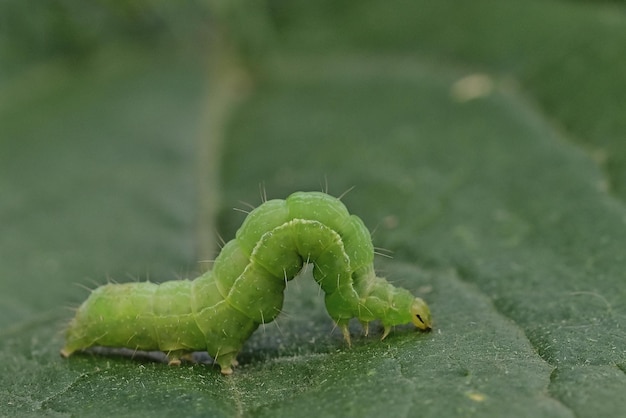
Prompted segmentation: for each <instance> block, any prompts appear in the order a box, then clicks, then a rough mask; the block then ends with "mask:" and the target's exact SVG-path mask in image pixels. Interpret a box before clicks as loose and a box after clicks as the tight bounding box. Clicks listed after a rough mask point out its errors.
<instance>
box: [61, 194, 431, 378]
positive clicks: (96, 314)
mask: <svg viewBox="0 0 626 418" xmlns="http://www.w3.org/2000/svg"><path fill="white" fill-rule="evenodd" d="M308 263H310V264H312V268H313V277H314V279H315V281H316V282H317V284H318V285H319V286H320V288H321V290H323V291H324V293H325V296H324V302H325V305H326V310H327V311H328V314H329V316H330V317H331V318H332V319H333V321H335V323H336V325H337V326H338V327H339V328H340V329H341V331H342V333H343V336H344V338H345V340H346V342H347V343H348V345H349V344H350V333H349V331H348V322H349V321H350V319H352V318H357V319H358V320H359V321H360V322H361V324H362V325H363V328H364V331H365V334H366V335H367V333H368V329H369V323H370V322H371V321H374V320H379V321H380V322H381V323H382V325H383V327H384V332H383V336H382V338H385V337H386V336H387V334H389V332H390V330H391V328H392V327H393V326H395V325H401V324H410V323H412V324H414V325H415V326H416V327H417V328H418V329H421V330H429V329H430V328H431V323H432V321H431V314H430V310H429V308H428V305H426V303H425V302H424V301H423V300H422V299H420V298H416V297H415V296H413V295H412V294H411V293H410V292H409V291H408V290H405V289H402V288H398V287H395V286H393V285H392V284H390V283H389V282H388V281H387V280H386V279H385V278H382V277H377V276H376V273H375V271H374V247H373V245H372V239H371V236H370V233H369V231H368V229H367V228H366V227H365V225H364V224H363V222H362V221H361V219H360V218H359V217H357V216H355V215H350V214H349V213H348V210H347V209H346V207H345V206H344V204H343V203H342V202H341V201H340V200H339V199H337V198H335V197H332V196H330V195H328V194H326V193H322V192H296V193H294V194H292V195H290V196H289V197H287V199H285V200H279V199H275V200H267V199H265V201H264V203H263V204H261V205H260V206H259V207H257V208H255V209H253V210H252V211H251V212H250V213H249V214H248V216H247V217H246V219H245V220H244V222H243V224H242V225H241V227H240V228H239V230H238V231H237V233H236V234H235V238H234V239H232V240H231V241H229V242H227V243H226V244H224V246H223V248H222V250H221V252H220V254H219V255H218V256H217V258H216V259H215V261H214V263H213V268H212V269H211V270H209V271H207V272H205V273H204V274H202V275H200V276H199V277H197V278H196V279H194V280H174V281H168V282H164V283H161V284H155V283H150V282H142V283H136V282H135V283H124V284H107V285H104V286H101V287H99V288H97V289H95V290H94V291H93V292H92V293H91V294H90V296H89V297H88V298H87V300H86V301H85V302H83V304H82V305H81V306H80V307H79V308H78V310H77V311H76V315H75V316H74V318H73V319H72V320H71V322H70V324H69V326H68V328H67V331H66V343H65V346H64V347H63V349H62V350H61V355H63V356H64V357H69V356H70V355H72V354H73V353H74V352H76V351H80V350H84V349H87V348H90V347H118V348H123V347H125V348H129V349H131V350H142V351H155V350H156V351H163V352H164V353H166V355H167V358H168V360H169V363H170V364H180V360H181V358H186V357H188V356H189V355H190V354H191V353H192V352H194V351H207V352H208V353H209V355H211V356H212V357H213V358H214V360H215V362H216V363H217V364H219V366H220V368H221V372H222V373H223V374H231V373H232V371H233V369H232V367H233V366H234V365H236V364H237V361H236V356H237V354H238V353H239V351H240V350H241V348H242V346H243V344H244V343H245V342H246V340H247V339H248V338H249V337H250V335H251V334H252V333H253V332H254V331H255V330H256V329H257V328H258V327H259V325H261V324H266V323H269V322H271V321H273V320H274V319H275V318H276V316H277V315H278V314H279V313H280V312H281V310H282V306H283V298H284V290H285V287H286V284H287V282H288V281H289V280H291V279H293V278H294V277H295V276H297V275H298V273H299V272H300V271H301V270H302V268H303V266H304V265H306V264H308Z"/></svg>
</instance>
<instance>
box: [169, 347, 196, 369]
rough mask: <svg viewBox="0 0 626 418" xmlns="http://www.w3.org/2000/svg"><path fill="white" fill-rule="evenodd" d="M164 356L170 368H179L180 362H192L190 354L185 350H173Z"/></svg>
mask: <svg viewBox="0 0 626 418" xmlns="http://www.w3.org/2000/svg"><path fill="white" fill-rule="evenodd" d="M166 356H167V364H168V365H170V366H180V363H181V360H186V361H193V357H192V353H191V352H189V351H187V350H173V351H170V352H168V353H166Z"/></svg>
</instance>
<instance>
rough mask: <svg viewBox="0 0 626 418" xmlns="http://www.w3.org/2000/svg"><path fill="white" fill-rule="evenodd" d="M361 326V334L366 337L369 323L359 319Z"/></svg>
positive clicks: (368, 331)
mask: <svg viewBox="0 0 626 418" xmlns="http://www.w3.org/2000/svg"><path fill="white" fill-rule="evenodd" d="M361 326H362V327H363V334H364V335H365V336H366V337H367V336H368V335H369V333H370V323H369V322H366V321H361Z"/></svg>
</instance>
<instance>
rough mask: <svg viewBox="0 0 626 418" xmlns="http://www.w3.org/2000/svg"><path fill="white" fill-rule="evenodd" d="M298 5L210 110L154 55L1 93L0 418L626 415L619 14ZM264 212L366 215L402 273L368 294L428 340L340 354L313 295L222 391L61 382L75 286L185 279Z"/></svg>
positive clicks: (170, 58) (227, 77)
mask: <svg viewBox="0 0 626 418" xmlns="http://www.w3.org/2000/svg"><path fill="white" fill-rule="evenodd" d="M333 3H334V2H333ZM310 4H311V3H308V2H307V3H306V4H305V3H304V2H299V3H295V5H293V6H288V5H287V4H286V3H284V2H281V1H273V2H272V8H270V9H269V10H271V13H269V12H268V15H269V17H268V18H269V19H271V23H272V24H273V25H274V32H273V33H272V34H271V36H270V35H268V34H267V33H266V34H264V35H263V37H261V36H259V39H261V38H262V39H264V40H265V41H264V42H266V44H265V45H263V46H262V47H261V46H258V45H257V46H252V47H250V46H249V45H254V42H252V43H250V44H249V45H248V47H249V48H258V49H257V50H256V51H257V53H256V54H255V53H251V54H250V55H249V57H248V58H249V59H250V57H254V59H257V60H258V59H259V56H260V55H263V54H258V51H260V50H261V49H262V50H264V51H267V50H271V51H272V53H271V54H267V56H266V57H265V59H264V60H263V61H256V64H257V66H256V67H255V72H254V73H253V74H251V76H248V75H246V74H244V73H242V72H241V69H240V68H238V67H235V66H233V65H232V64H230V62H227V61H226V59H227V57H226V56H225V55H221V56H219V57H217V58H220V60H221V61H220V62H221V63H222V64H223V65H225V66H226V67H225V71H223V72H222V73H220V74H218V75H217V76H216V75H213V78H212V79H209V88H206V86H205V84H206V73H207V71H206V67H205V65H203V64H202V63H199V62H198V60H194V59H190V58H184V57H181V56H174V55H173V54H171V53H165V52H164V50H156V53H147V52H145V51H144V52H142V53H139V54H137V51H134V53H133V54H129V53H125V52H123V51H125V50H124V49H116V48H113V49H112V50H110V51H108V52H106V53H102V54H101V57H100V59H99V60H96V61H94V62H93V63H92V64H91V65H86V66H83V67H67V66H64V65H59V64H55V63H45V64H40V65H38V66H36V67H30V68H29V71H24V72H21V73H20V74H19V75H14V76H12V78H8V77H9V76H8V75H6V77H5V78H4V79H0V86H1V87H2V88H3V94H2V95H1V96H0V127H1V128H0V191H1V193H2V198H0V220H1V224H2V234H0V257H1V262H0V314H1V315H0V415H3V416H4V415H59V416H62V415H63V416H65V415H79V416H89V415H97V416H102V415H106V414H109V415H115V416H119V415H126V416H131V415H132V416H155V415H159V416H171V415H174V414H175V415H205V416H272V417H274V416H301V417H307V416H316V417H317V416H360V417H362V416H420V417H423V416H437V417H440V416H468V415H475V416H529V417H530V416H532V417H536V416H555V417H557V416H558V417H560V416H563V417H570V416H589V417H596V416H620V415H621V414H623V411H624V410H626V401H625V399H624V396H623V393H624V391H625V390H626V348H625V347H626V345H625V342H626V331H625V329H626V319H625V318H626V288H625V287H624V286H623V281H624V279H623V271H624V270H625V267H626V265H625V264H626V258H625V257H624V252H623V248H624V246H625V244H626V230H625V229H624V222H625V220H626V208H625V207H624V202H623V196H624V194H623V192H622V191H621V189H620V188H619V187H617V188H614V187H612V186H614V185H615V184H616V183H617V184H618V185H619V181H618V179H619V175H620V173H623V172H626V171H624V164H623V161H624V160H623V158H622V156H624V155H626V145H624V144H623V141H620V140H619V138H621V136H620V135H623V129H622V127H623V125H622V124H623V118H622V116H621V115H622V114H623V112H622V113H620V112H619V111H618V109H619V106H623V103H621V102H620V101H619V100H617V99H616V98H615V97H621V96H619V95H618V94H606V95H602V94H600V92H602V91H605V92H615V91H620V90H619V88H620V87H622V85H623V83H624V78H623V77H622V76H621V74H623V72H620V71H619V68H621V67H620V66H621V65H623V63H624V58H622V56H623V54H620V53H618V52H619V51H621V50H622V49H623V48H622V46H623V41H624V40H623V37H624V35H623V26H624V23H626V22H625V21H624V18H623V13H622V14H615V13H613V12H614V11H615V10H618V9H619V10H622V9H621V6H618V5H616V4H613V5H610V4H604V3H603V4H600V5H598V4H595V3H581V2H556V1H554V2H545V4H544V3H539V2H532V1H531V2H528V3H519V4H518V3H514V2H506V1H505V2H494V1H482V0H481V1H478V2H476V3H475V4H474V3H473V4H472V5H466V6H464V7H463V10H462V9H461V8H460V7H459V6H457V5H456V3H453V2H443V3H439V4H437V5H429V4H430V3H429V2H404V1H396V2H393V7H391V6H389V5H388V4H387V3H385V2H377V1H366V2H363V3H362V4H359V5H358V6H350V5H348V4H347V3H346V4H344V3H340V5H339V6H341V7H339V6H338V7H339V9H338V11H336V13H334V12H332V8H331V7H330V2H329V3H328V4H327V3H325V2H322V3H320V5H317V6H311V5H310ZM300 6H302V8H300ZM233 7H234V6H233ZM241 7H243V6H241ZM325 7H326V9H325ZM244 9H245V8H244ZM242 10H243V9H242ZM311 10H313V11H314V13H310V12H311ZM622 11H623V10H622ZM226 15H227V13H222V14H221V16H222V17H223V16H226ZM234 15H237V13H234ZM237 16H238V17H237V19H243V20H240V21H238V22H236V23H237V24H235V23H230V24H231V25H232V26H231V27H233V28H239V30H240V31H242V32H239V33H238V34H237V36H238V42H240V45H244V46H245V45H246V36H253V34H252V35H251V34H246V33H244V32H243V29H241V28H245V27H250V26H246V25H245V24H242V22H244V23H245V13H243V12H242V13H241V16H239V15H237ZM242 16H243V17H242ZM224 19H225V22H226V23H227V24H228V22H229V21H228V19H226V18H225V17H224ZM255 21H257V20H255ZM581 25H582V26H581ZM261 26H263V27H265V28H266V29H267V28H269V27H271V25H269V24H266V25H261ZM580 27H584V28H585V29H586V31H581V30H580ZM313 28H315V29H316V30H317V32H315V31H313ZM267 30H269V29H267ZM251 32H254V31H251ZM587 34H589V36H587ZM237 36H235V37H236V38H237ZM559 40H561V42H562V44H561V43H559ZM572 45H574V46H572ZM568 48H571V49H568ZM242 49H244V50H245V48H243V47H242ZM551 51H554V53H552V52H551ZM567 51H570V53H566V52H567ZM574 51H576V54H575V55H572V54H573V53H574ZM598 51H601V52H598ZM559 54H560V55H559ZM559 56H560V57H561V59H559ZM214 58H215V57H214ZM566 58H567V59H569V60H572V61H566V60H565V59H566ZM610 59H615V60H616V61H615V62H616V64H615V68H613V67H611V68H607V67H606V65H608V62H609V61H610ZM603 60H607V61H603ZM597 66H601V68H602V70H601V71H594V69H595V68H596V67H597ZM0 74H3V73H0ZM577 75H584V78H577ZM233 80H234V81H235V82H237V81H238V82H239V84H238V85H236V86H235V87H239V88H244V90H237V91H232V90H228V88H229V86H231V84H229V83H231V82H233ZM587 83H589V84H587ZM580 86H583V87H582V88H583V91H586V92H588V94H592V93H593V92H595V93H597V95H593V96H589V95H580V94H579V93H580V91H581V90H580ZM593 86H595V87H594V88H592V87H593ZM245 89H248V96H247V98H246V99H245V100H244V101H243V102H242V103H241V105H240V106H238V107H237V108H235V110H234V112H233V113H232V115H231V116H232V118H231V119H230V121H229V123H228V125H227V126H225V125H224V114H225V113H227V111H228V109H227V106H228V105H229V104H230V103H231V99H232V98H233V97H234V95H236V94H239V93H241V91H245ZM595 89H597V90H598V91H596V90H595ZM616 89H617V90H616ZM589 97H593V100H587V99H588V98H589ZM616 106H617V108H616ZM207 108H208V111H207ZM591 115H593V117H592V116H591ZM218 150H219V152H218ZM599 155H600V156H601V157H602V158H598V156H599ZM607 161H608V163H607ZM609 163H610V164H609ZM607 167H609V169H608V171H606V170H605V169H607ZM218 170H219V174H218ZM218 179H219V186H217V185H218ZM259 185H261V188H262V189H263V190H264V193H266V194H267V197H268V198H274V197H276V198H282V197H285V196H286V195H287V194H288V193H290V192H292V191H295V190H319V189H327V190H328V191H329V192H330V193H332V194H335V195H340V194H342V193H343V192H345V191H347V190H348V189H350V188H351V187H354V189H353V190H351V191H350V192H349V193H347V194H346V195H345V196H344V197H343V199H342V200H343V201H344V202H345V203H346V205H347V206H348V208H349V209H350V211H351V212H353V213H355V214H357V215H359V216H361V217H362V218H363V219H364V221H365V222H366V224H367V225H369V226H370V228H371V229H372V230H374V231H375V232H374V240H375V245H377V246H378V247H381V248H382V249H384V250H388V251H389V252H390V253H391V254H392V258H391V259H388V258H385V257H378V258H377V259H376V265H377V268H378V270H379V271H380V272H382V273H384V275H386V276H387V277H388V278H389V279H390V280H392V281H393V282H394V283H396V284H397V285H400V286H403V287H406V288H408V289H410V290H411V291H413V292H414V293H415V294H416V295H419V296H421V297H423V298H425V299H426V300H427V301H428V303H429V305H430V306H431V309H432V312H433V318H434V321H435V328H434V330H433V331H432V332H430V333H420V332H417V331H415V330H413V329H411V328H410V327H398V328H397V329H396V330H394V332H392V333H391V334H390V335H389V337H387V338H386V339H385V340H384V341H380V340H379V337H380V336H381V330H378V329H375V330H373V332H372V335H370V336H369V337H364V336H359V332H360V327H359V325H358V324H353V328H352V332H353V336H354V340H353V347H352V348H351V349H349V348H347V347H345V345H344V344H343V342H342V338H341V335H340V334H341V333H340V332H338V331H337V330H334V329H333V325H332V323H331V321H330V319H329V318H328V316H327V314H326V312H325V309H324V304H323V295H321V294H320V292H319V290H318V289H317V288H316V287H315V283H313V280H311V278H310V277H308V276H307V274H306V273H305V274H304V275H303V277H301V278H298V279H296V280H294V281H293V282H292V283H291V284H290V286H289V288H288V291H287V293H288V294H287V296H286V304H285V312H284V313H283V314H282V315H281V316H279V318H278V319H277V321H275V323H272V324H268V325H266V326H265V327H263V328H261V329H259V330H258V331H257V332H256V333H255V334H254V335H253V337H252V338H251V339H250V341H248V343H247V344H246V346H245V347H244V352H243V353H242V355H241V356H240V359H239V360H240V363H241V365H240V367H238V368H237V369H236V371H235V373H234V374H233V375H232V376H229V377H223V376H221V375H220V373H219V370H218V368H216V367H213V366H212V365H211V364H210V361H208V359H206V357H204V356H200V357H199V359H200V362H199V363H198V364H187V365H183V366H182V367H179V368H173V367H168V366H167V365H166V364H165V363H163V362H159V361H155V360H154V356H151V357H146V356H140V358H135V359H131V358H128V357H127V356H119V355H109V356H103V355H98V354H82V355H76V356H74V357H72V358H70V359H61V358H60V357H59V356H58V350H59V349H60V347H61V346H62V339H63V336H62V330H63V324H64V323H65V322H66V321H67V320H68V319H69V318H70V317H71V311H69V310H67V309H66V308H67V307H73V306H77V305H78V304H79V303H80V302H81V301H82V300H83V299H84V298H85V297H86V295H87V291H85V290H84V289H82V288H81V287H80V286H74V285H73V284H75V283H77V284H79V285H83V286H87V287H89V288H93V287H94V286H96V285H97V284H102V283H105V282H106V281H107V280H116V281H127V280H144V279H147V278H150V279H151V280H154V281H162V280H168V279H171V278H172V277H193V276H194V275H195V274H197V273H198V272H200V271H203V270H204V269H206V268H208V265H207V264H206V263H204V261H206V260H207V259H210V258H212V257H213V256H214V252H213V251H211V250H209V249H208V248H211V246H212V245H213V244H215V243H216V242H218V234H214V233H213V232H211V228H210V227H209V226H208V224H209V221H207V219H209V220H213V221H214V223H215V225H216V229H217V232H218V233H219V235H220V236H223V237H224V238H225V239H230V238H231V237H232V236H233V234H234V231H235V230H236V228H237V227H238V226H239V224H240V223H241V221H242V220H243V218H244V216H245V215H244V214H242V213H241V212H238V211H233V210H232V209H231V208H232V207H239V208H242V209H245V208H246V207H247V206H246V205H245V204H244V203H241V202H247V203H250V204H252V205H257V204H259V203H260V202H261V199H262V198H261V193H260V192H259ZM213 211H215V212H213ZM209 240H211V241H212V242H208V243H207V241H209ZM385 252H386V251H385Z"/></svg>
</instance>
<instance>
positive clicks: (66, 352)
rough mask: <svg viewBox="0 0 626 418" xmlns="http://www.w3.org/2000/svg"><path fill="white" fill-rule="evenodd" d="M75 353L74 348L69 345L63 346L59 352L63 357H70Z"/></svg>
mask: <svg viewBox="0 0 626 418" xmlns="http://www.w3.org/2000/svg"><path fill="white" fill-rule="evenodd" d="M73 353H74V350H70V349H68V348H67V347H63V348H62V349H61V351H59V354H61V357H63V358H68V357H69V356H71V355H72V354H73Z"/></svg>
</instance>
